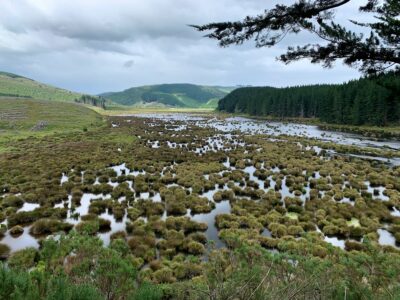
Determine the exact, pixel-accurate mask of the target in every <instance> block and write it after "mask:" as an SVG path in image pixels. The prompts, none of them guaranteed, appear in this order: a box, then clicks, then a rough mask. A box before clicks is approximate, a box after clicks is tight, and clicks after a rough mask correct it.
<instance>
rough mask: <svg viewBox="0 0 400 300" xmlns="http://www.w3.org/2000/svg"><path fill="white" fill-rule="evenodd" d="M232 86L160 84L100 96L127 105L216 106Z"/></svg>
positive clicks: (232, 88)
mask: <svg viewBox="0 0 400 300" xmlns="http://www.w3.org/2000/svg"><path fill="white" fill-rule="evenodd" d="M234 89H235V88H234V87H219V86H201V85H195V84H187V83H179V84H160V85H148V86H140V87H134V88H130V89H127V90H124V91H122V92H110V93H103V94H101V95H100V96H103V97H105V98H106V99H109V100H112V101H113V102H115V103H118V104H122V105H129V106H157V105H162V106H172V107H188V108H216V107H217V105H218V100H219V99H222V98H223V97H224V96H226V95H227V94H228V93H229V92H231V91H232V90H234Z"/></svg>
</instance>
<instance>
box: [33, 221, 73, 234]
mask: <svg viewBox="0 0 400 300" xmlns="http://www.w3.org/2000/svg"><path fill="white" fill-rule="evenodd" d="M72 227H73V225H72V224H69V223H64V222H62V221H59V220H57V219H40V220H37V221H36V222H35V223H33V225H32V227H31V229H30V233H31V234H32V235H45V234H52V233H55V232H59V231H65V232H68V231H69V230H71V229H72Z"/></svg>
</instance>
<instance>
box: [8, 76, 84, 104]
mask: <svg viewBox="0 0 400 300" xmlns="http://www.w3.org/2000/svg"><path fill="white" fill-rule="evenodd" d="M0 96H3V97H4V96H9V97H26V98H33V99H41V100H52V101H74V99H76V98H79V97H80V96H81V94H79V93H75V92H71V91H67V90H64V89H60V88H56V87H53V86H50V85H47V84H43V83H40V82H37V81H35V80H32V79H29V78H26V77H22V76H19V75H15V74H11V73H7V72H0Z"/></svg>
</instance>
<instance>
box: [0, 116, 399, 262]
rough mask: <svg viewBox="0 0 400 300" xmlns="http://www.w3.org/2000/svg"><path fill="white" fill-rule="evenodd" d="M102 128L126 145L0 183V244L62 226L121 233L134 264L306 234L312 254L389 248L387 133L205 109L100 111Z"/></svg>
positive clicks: (297, 243)
mask: <svg viewBox="0 0 400 300" xmlns="http://www.w3.org/2000/svg"><path fill="white" fill-rule="evenodd" d="M109 127H110V130H111V131H112V133H113V134H114V133H115V135H116V136H118V135H120V134H122V133H121V132H122V130H123V134H124V135H126V134H127V132H129V135H130V136H132V137H134V138H135V139H136V142H135V143H134V145H133V146H132V147H129V148H128V147H124V144H123V143H121V145H120V146H118V147H116V148H115V149H108V152H107V155H104V156H102V158H101V160H100V161H99V162H96V163H95V164H94V163H90V157H88V158H87V159H86V162H85V163H82V164H79V163H73V164H70V163H68V161H65V162H63V164H62V165H61V163H60V162H57V161H54V162H52V163H51V168H50V167H49V168H50V169H51V174H53V175H51V176H50V175H48V176H49V177H46V176H47V175H46V176H44V175H43V176H42V177H40V176H33V177H32V178H31V181H28V179H27V177H28V175H26V174H24V173H23V172H24V171H21V174H17V175H16V176H20V177H23V178H24V180H22V179H21V180H20V181H17V182H16V181H15V180H14V177H12V178H11V177H10V182H6V183H5V184H4V187H3V192H2V211H1V216H2V218H1V219H0V220H1V225H0V226H1V227H0V229H1V238H0V243H1V244H4V245H7V246H8V247H9V249H10V252H15V251H17V250H21V249H23V248H26V247H34V248H38V247H39V246H40V241H41V240H43V239H45V238H47V236H49V235H52V236H54V235H58V234H60V232H69V231H71V230H76V231H79V232H85V233H88V234H92V235H97V236H98V237H99V238H100V239H101V240H103V243H104V244H105V245H109V244H110V242H111V241H112V240H114V239H117V238H122V239H124V240H126V241H127V244H128V245H129V247H130V249H131V250H132V252H133V253H134V254H135V255H136V256H137V257H140V258H141V259H142V260H143V263H145V262H150V261H151V260H153V259H156V258H157V259H159V258H160V257H163V258H172V257H174V256H175V255H177V254H178V253H184V254H190V255H195V256H196V255H197V256H201V255H203V254H204V253H205V251H206V249H207V248H208V247H211V248H212V247H216V248H221V247H234V245H235V244H236V243H240V241H241V240H246V241H252V242H254V243H258V244H260V245H261V246H263V247H265V248H267V249H270V250H271V251H279V250H280V249H283V248H285V249H286V247H301V245H302V243H304V242H305V241H306V240H310V239H312V241H313V243H314V244H315V249H314V250H313V251H315V255H317V256H321V257H323V256H324V255H326V254H327V251H328V249H330V247H334V249H338V250H340V249H343V250H352V249H362V247H364V244H363V241H366V240H368V241H369V242H371V243H376V244H377V245H381V246H382V247H386V248H388V249H392V250H390V251H397V249H398V246H399V242H400V213H399V210H400V169H399V168H398V166H399V165H400V159H399V158H398V157H400V153H399V149H400V142H398V141H384V140H372V139H366V138H364V137H362V136H358V135H354V134H347V133H339V132H329V131H323V130H320V129H318V127H316V126H310V125H299V124H290V123H275V122H274V123H266V122H261V121H255V120H251V119H246V118H239V117H235V118H226V119H223V118H220V117H216V116H213V115H201V116H196V115H190V114H165V115H163V114H143V115H134V116H124V117H112V118H111V119H110V121H109ZM78 156H79V155H77V157H78ZM75 161H80V160H79V159H78V158H76V159H75ZM40 163H43V168H45V162H44V160H43V161H42V162H39V160H38V159H35V160H33V163H32V164H33V166H34V167H33V168H35V166H36V167H37V168H38V170H39V169H40V168H42V167H41V166H40V167H39V166H38V164H40ZM37 174H39V173H38V172H37ZM28 183H29V184H28Z"/></svg>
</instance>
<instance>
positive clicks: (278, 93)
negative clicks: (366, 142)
mask: <svg viewBox="0 0 400 300" xmlns="http://www.w3.org/2000/svg"><path fill="white" fill-rule="evenodd" d="M218 109H219V110H220V111H226V112H240V113H247V114H250V115H256V116H271V117H278V118H297V117H301V118H319V119H320V120H321V121H323V122H328V123H337V124H352V125H363V124H370V125H378V126H384V125H388V124H393V123H398V122H399V121H400V78H399V75H398V74H390V75H385V76H381V77H379V78H371V79H360V80H354V81H350V82H348V83H345V84H340V85H310V86H298V87H288V88H272V87H249V88H240V89H237V90H234V91H233V92H232V93H230V94H228V95H227V96H226V97H225V98H223V99H222V100H220V101H219V104H218Z"/></svg>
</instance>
